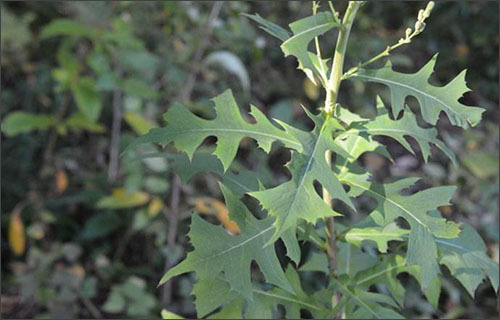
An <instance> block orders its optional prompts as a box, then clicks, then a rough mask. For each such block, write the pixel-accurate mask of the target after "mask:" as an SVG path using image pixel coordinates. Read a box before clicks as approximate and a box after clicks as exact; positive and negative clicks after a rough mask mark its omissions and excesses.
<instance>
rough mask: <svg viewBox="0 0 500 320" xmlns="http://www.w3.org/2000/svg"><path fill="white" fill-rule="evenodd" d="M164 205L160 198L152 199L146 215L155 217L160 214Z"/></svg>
mask: <svg viewBox="0 0 500 320" xmlns="http://www.w3.org/2000/svg"><path fill="white" fill-rule="evenodd" d="M164 207H165V205H164V204H163V201H161V199H160V198H158V197H154V198H153V200H151V202H150V203H149V205H148V215H149V216H150V217H151V218H153V217H156V215H157V214H158V213H160V211H161V209H163V208H164Z"/></svg>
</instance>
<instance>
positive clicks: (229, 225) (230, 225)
mask: <svg viewBox="0 0 500 320" xmlns="http://www.w3.org/2000/svg"><path fill="white" fill-rule="evenodd" d="M195 207H196V210H197V211H198V212H199V213H202V214H207V215H214V216H215V217H216V218H217V219H218V220H219V221H220V222H221V223H222V225H223V226H224V227H225V228H226V229H227V230H229V231H231V233H232V234H239V233H240V228H239V227H238V224H237V223H236V222H235V221H233V220H230V219H229V212H228V210H227V207H226V205H225V204H224V203H223V202H222V201H220V200H217V199H214V198H209V197H203V198H198V199H196V200H195Z"/></svg>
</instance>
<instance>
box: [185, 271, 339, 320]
mask: <svg viewBox="0 0 500 320" xmlns="http://www.w3.org/2000/svg"><path fill="white" fill-rule="evenodd" d="M286 277H287V279H288V281H289V283H290V284H291V286H292V287H293V291H294V292H295V293H290V292H288V291H286V290H283V289H281V288H277V287H274V288H271V289H269V290H266V289H264V288H261V287H258V286H256V285H254V286H253V287H252V295H253V299H252V300H246V299H245V298H244V297H243V296H242V295H241V294H239V293H238V292H236V291H233V290H231V287H230V285H229V283H228V281H227V280H226V279H225V278H224V276H222V275H221V276H218V277H216V278H206V279H200V280H199V281H198V282H197V283H196V284H195V285H194V288H193V295H194V296H195V297H196V298H195V306H196V311H197V314H198V317H199V318H201V317H205V316H206V315H207V314H209V313H211V312H212V311H214V310H216V309H217V308H218V307H219V306H221V305H222V306H223V307H222V309H221V311H223V312H224V313H225V312H229V311H230V310H231V311H232V314H233V317H232V318H233V319H234V318H242V316H243V317H244V318H246V319H269V318H272V317H273V315H276V314H278V305H282V306H283V307H284V309H285V317H286V318H287V319H298V318H300V311H301V310H303V309H305V310H308V311H309V312H311V314H312V315H314V316H315V317H316V318H325V315H326V314H327V313H328V310H329V309H328V307H329V304H330V301H329V300H330V299H331V294H330V293H329V292H327V291H326V290H320V291H318V292H316V293H315V294H313V295H311V294H308V293H307V292H305V291H304V289H303V288H302V285H301V281H300V278H299V275H298V273H297V271H296V270H295V269H294V268H292V267H291V266H288V268H287V270H286ZM244 302H246V305H247V306H246V308H244V305H243V303H244ZM236 306H238V307H236ZM221 316H222V315H221V314H220V313H216V314H213V315H212V316H211V318H214V319H218V318H220V317H221Z"/></svg>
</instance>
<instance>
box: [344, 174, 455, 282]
mask: <svg viewBox="0 0 500 320" xmlns="http://www.w3.org/2000/svg"><path fill="white" fill-rule="evenodd" d="M360 170H362V169H360V168H357V169H356V167H355V166H354V165H352V166H351V172H348V173H344V174H342V175H341V176H339V178H340V179H341V181H342V182H343V183H347V184H348V185H350V186H351V189H350V190H349V194H350V195H351V196H358V195H360V194H363V193H364V194H366V195H367V196H369V197H371V198H373V199H374V200H375V201H376V202H377V207H376V208H375V209H374V210H373V212H372V213H371V214H370V217H371V218H372V219H373V221H374V222H375V223H376V224H377V225H379V226H386V225H388V224H390V223H392V222H393V221H394V220H395V219H396V218H398V217H402V218H404V219H405V220H406V221H408V223H409V224H410V227H411V231H410V235H409V240H408V256H407V259H408V263H409V264H410V265H412V264H416V265H420V266H421V267H422V273H423V281H422V285H423V288H424V289H425V288H426V287H427V286H428V285H429V284H430V283H431V282H432V280H433V279H434V278H435V277H436V276H437V275H438V274H439V272H440V270H439V265H438V261H437V257H438V251H437V244H436V240H435V237H442V238H447V239H450V238H455V237H457V235H458V234H459V233H460V229H459V228H458V226H457V225H456V224H455V223H453V222H451V221H446V220H445V219H443V218H441V217H436V216H433V215H430V214H428V212H429V211H431V210H434V209H436V208H437V207H439V206H445V205H449V204H450V203H449V202H450V200H451V197H452V196H453V194H454V192H455V189H456V187H454V186H444V187H435V188H429V189H426V190H423V191H420V192H417V193H415V194H412V195H408V196H406V195H402V194H401V191H402V190H404V189H407V188H409V187H411V186H412V185H413V184H414V183H415V182H416V181H417V180H418V179H415V178H405V179H401V180H398V181H396V182H393V183H387V184H379V183H376V182H374V181H370V180H369V177H370V176H369V175H368V174H367V173H359V171H360ZM355 171H358V172H357V173H356V172H355Z"/></svg>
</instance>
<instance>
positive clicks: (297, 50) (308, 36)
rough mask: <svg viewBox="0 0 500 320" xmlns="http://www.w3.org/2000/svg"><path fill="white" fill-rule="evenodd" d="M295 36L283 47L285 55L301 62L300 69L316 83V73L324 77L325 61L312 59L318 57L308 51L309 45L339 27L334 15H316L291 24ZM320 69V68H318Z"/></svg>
mask: <svg viewBox="0 0 500 320" xmlns="http://www.w3.org/2000/svg"><path fill="white" fill-rule="evenodd" d="M289 26H290V29H292V32H293V35H292V36H291V37H290V38H288V39H287V40H286V41H285V42H283V44H282V45H281V49H282V50H283V52H284V53H285V57H288V56H290V55H293V56H295V57H296V58H297V60H298V61H299V67H298V68H299V69H300V70H302V71H304V73H305V74H306V75H307V77H308V78H309V79H310V80H311V81H312V82H313V83H316V80H315V79H314V73H315V71H316V70H317V71H316V74H318V75H320V76H322V74H321V73H320V70H321V66H320V64H324V61H319V59H317V58H316V59H315V61H314V58H312V59H311V57H316V55H314V54H312V53H311V52H309V51H308V50H307V47H308V46H309V43H310V42H311V41H312V40H313V39H314V38H315V37H317V36H320V35H322V34H324V33H325V32H327V31H328V30H330V29H332V28H334V27H338V24H337V23H336V22H335V19H334V18H333V15H332V14H331V13H330V12H319V13H317V14H316V15H312V16H309V17H307V18H304V19H301V20H298V21H295V22H293V23H291V24H290V25H289ZM318 67H319V68H318Z"/></svg>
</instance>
